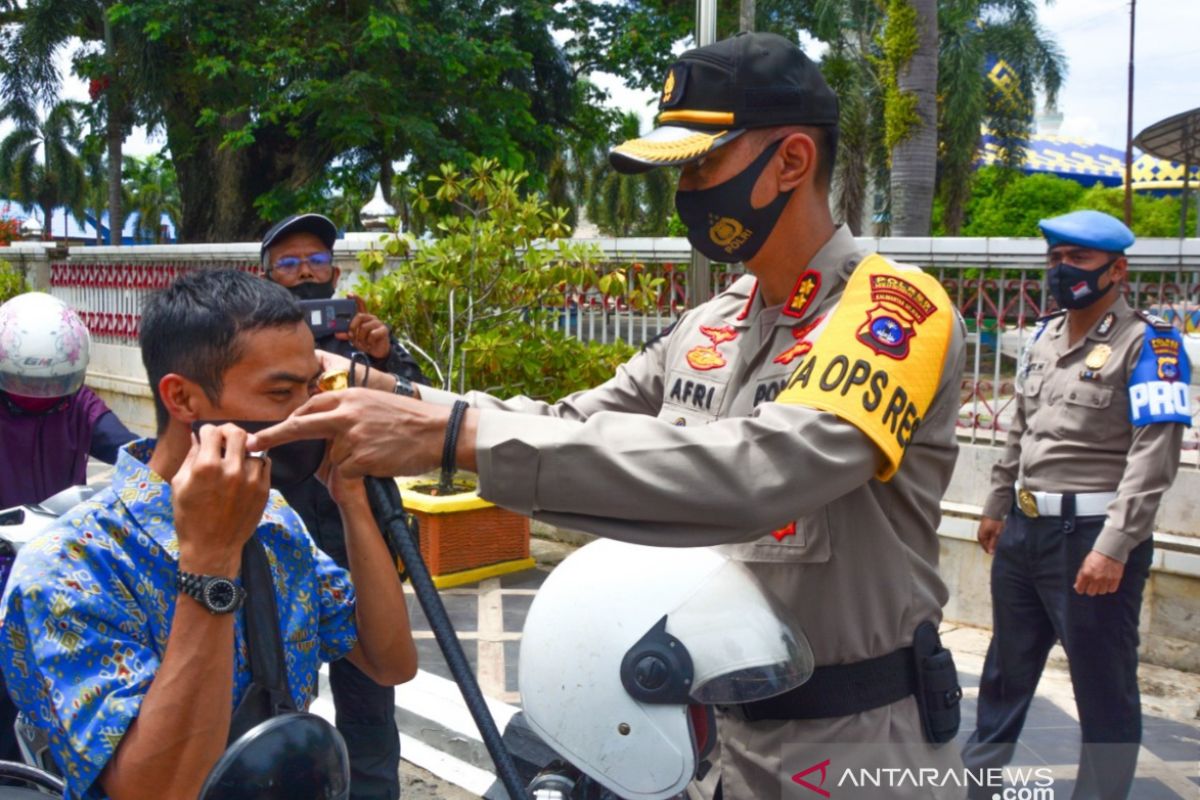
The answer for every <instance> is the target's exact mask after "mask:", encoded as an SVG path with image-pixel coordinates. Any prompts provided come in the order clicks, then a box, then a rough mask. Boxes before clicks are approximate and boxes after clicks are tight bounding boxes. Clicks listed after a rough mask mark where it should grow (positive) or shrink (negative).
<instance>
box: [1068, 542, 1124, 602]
mask: <svg viewBox="0 0 1200 800" xmlns="http://www.w3.org/2000/svg"><path fill="white" fill-rule="evenodd" d="M1124 574H1125V565H1124V564H1122V563H1121V562H1120V561H1117V560H1116V559H1115V558H1109V557H1108V556H1106V555H1104V553H1100V552H1097V551H1095V550H1093V551H1092V552H1090V553H1088V554H1087V558H1085V559H1083V566H1081V567H1080V568H1079V574H1078V575H1076V576H1075V591H1076V592H1078V593H1079V594H1086V595H1088V596H1094V595H1098V594H1111V593H1113V592H1115V591H1116V590H1117V587H1118V586H1120V585H1121V576H1122V575H1124Z"/></svg>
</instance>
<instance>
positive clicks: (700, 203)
mask: <svg viewBox="0 0 1200 800" xmlns="http://www.w3.org/2000/svg"><path fill="white" fill-rule="evenodd" d="M782 142H783V140H782V139H781V140H779V141H778V142H775V143H774V144H773V145H767V147H766V149H764V150H763V151H762V153H761V154H760V155H759V157H758V158H756V159H754V161H753V163H751V164H750V165H749V166H747V167H746V168H745V169H744V170H742V171H741V172H739V173H738V174H737V175H734V176H733V177H732V178H730V179H729V180H727V181H725V182H724V183H719V184H717V185H716V186H712V187H710V188H708V189H697V190H693V191H683V190H680V191H677V192H676V193H675V209H676V210H677V211H678V212H679V219H680V221H682V222H683V224H684V225H686V226H687V229H688V241H689V242H691V243H692V247H694V248H696V249H697V250H699V251H700V252H701V253H702V254H704V255H705V256H707V257H708V258H709V259H711V260H712V261H717V262H723V263H732V262H735V261H749V260H750V259H752V258H754V256H755V254H757V253H758V251H759V249H760V248H761V247H762V246H763V244H765V243H766V241H767V239H768V238H769V237H770V236H771V231H772V230H774V228H775V223H777V222H779V216H780V215H781V214H782V213H783V207H784V206H786V205H787V202H788V199H789V198H791V196H792V192H793V191H795V190H794V189H789V190H788V191H786V192H780V193H779V196H778V197H776V198H775V199H774V200H772V201H771V202H770V203H767V204H766V205H765V206H763V207H762V208H755V207H754V206H752V205H751V204H750V195H751V194H752V193H753V192H754V184H755V183H757V182H758V177H759V176H760V175H762V173H763V170H765V169H766V168H767V164H769V163H770V161H771V158H772V157H773V156H774V155H775V153H776V152H778V150H779V146H780V145H781V144H782Z"/></svg>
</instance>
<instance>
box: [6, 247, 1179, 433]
mask: <svg viewBox="0 0 1200 800" xmlns="http://www.w3.org/2000/svg"><path fill="white" fill-rule="evenodd" d="M377 241H378V238H377V237H376V236H374V235H357V236H354V237H351V238H350V239H348V240H344V241H341V242H339V243H338V246H337V248H336V251H335V255H336V258H337V262H338V264H339V266H341V268H342V271H343V277H342V288H349V287H350V286H352V285H353V283H354V281H355V280H356V276H357V274H358V261H357V258H356V254H357V253H358V252H359V251H361V250H364V249H367V248H370V247H373V246H375V245H376V243H377ZM591 241H592V242H593V243H594V244H595V245H596V246H597V247H598V248H599V249H600V250H601V252H602V253H603V254H604V256H603V257H604V259H605V261H607V262H608V263H610V264H612V265H622V266H624V267H625V268H627V269H630V270H634V271H639V272H644V273H649V274H650V275H651V276H654V277H661V278H662V279H663V283H662V288H661V291H660V292H659V294H658V298H657V302H656V304H655V305H654V307H653V308H651V309H648V310H647V309H643V310H638V309H635V308H634V307H633V306H632V305H631V304H630V303H629V302H627V300H626V298H625V297H624V296H622V295H621V294H607V295H605V294H603V293H601V292H599V291H598V290H596V289H586V290H585V289H579V288H568V289H567V290H566V291H564V293H563V297H562V306H561V313H560V314H559V316H558V320H557V323H556V325H557V327H559V329H560V330H561V331H562V332H563V334H564V335H567V336H573V337H577V338H579V339H582V340H588V341H600V342H611V341H618V340H621V341H626V342H629V343H631V344H634V345H637V344H641V343H642V342H644V341H646V340H647V339H649V338H651V337H653V336H654V335H656V334H657V333H658V332H659V331H661V330H662V329H663V328H665V327H666V326H668V325H670V324H671V322H672V321H673V320H674V319H675V318H676V317H678V315H679V313H680V312H681V311H682V310H684V309H685V308H686V307H687V303H688V296H689V293H688V286H687V280H688V264H689V260H690V248H689V247H688V244H687V242H686V240H684V239H675V238H668V239H596V240H591ZM859 244H860V246H861V247H862V248H863V250H865V251H875V252H879V253H882V254H883V255H886V256H889V257H891V258H894V259H896V260H898V261H904V262H906V263H910V264H916V265H919V266H921V267H923V268H925V269H926V270H927V271H929V272H931V273H932V274H934V275H936V276H937V277H938V279H939V280H940V281H941V283H942V284H943V286H945V287H946V290H947V292H948V293H949V295H950V297H951V299H952V300H953V301H954V303H955V305H956V306H957V307H958V309H959V311H960V312H961V313H962V315H963V318H964V320H965V321H966V324H967V328H968V331H969V334H968V343H967V344H968V353H967V356H968V362H967V371H966V374H964V376H963V380H962V411H961V413H960V418H959V424H960V429H961V433H962V434H963V436H964V437H965V438H967V439H969V440H970V441H974V442H981V443H997V442H999V441H1003V439H1004V435H1005V432H1006V430H1007V424H1008V419H1009V417H1010V415H1011V413H1012V396H1013V392H1012V389H1013V387H1012V375H1013V373H1014V370H1015V365H1016V357H1017V355H1018V353H1019V352H1020V348H1021V346H1022V345H1023V344H1024V342H1025V340H1026V339H1027V338H1028V336H1029V335H1030V332H1031V330H1032V326H1033V323H1034V322H1035V321H1036V319H1037V318H1038V317H1039V316H1041V315H1042V314H1043V313H1045V312H1046V311H1048V310H1050V308H1051V305H1052V301H1051V300H1050V299H1049V296H1048V293H1047V291H1046V288H1045V266H1044V257H1045V245H1044V244H1043V243H1042V241H1041V240H1039V239H965V238H957V239H951V238H941V239H934V238H926V239H901V238H883V239H872V238H864V239H860V240H859ZM17 254H18V253H17V251H15V250H14V251H13V255H14V256H15V255H17ZM39 259H44V260H45V261H46V262H47V263H48V269H47V268H46V266H47V265H46V264H43V265H42V271H43V272H44V273H45V274H46V275H47V276H48V284H49V291H51V292H52V293H54V294H56V295H58V296H59V297H62V298H63V299H64V300H65V301H66V302H68V303H70V304H71V305H72V306H73V307H75V308H76V309H77V310H78V311H79V312H80V313H81V315H82V316H83V318H84V320H85V322H86V323H87V324H88V326H89V327H90V329H91V330H92V333H93V335H94V336H95V338H96V340H97V341H99V342H102V343H108V344H123V345H130V346H136V344H137V336H138V326H139V322H140V308H141V301H142V298H143V297H144V296H145V295H146V294H147V293H149V292H151V291H153V290H154V289H157V288H159V287H161V286H165V285H167V284H168V283H169V282H170V281H171V280H173V279H174V277H175V276H176V275H178V274H180V273H181V272H183V271H186V270H192V269H204V268H217V267H233V268H237V269H244V270H247V271H250V272H257V271H258V268H259V267H258V245H257V244H256V243H241V244H224V245H165V246H142V247H75V248H71V249H70V250H69V251H67V252H66V253H65V255H64V254H62V253H59V254H58V256H57V257H56V256H55V255H54V254H53V253H50V254H49V255H46V254H41V251H37V252H34V251H30V252H29V253H25V252H24V251H22V255H21V260H22V263H24V264H25V265H26V267H27V268H28V267H29V266H30V265H32V266H33V267H35V268H37V265H38V261H39ZM1129 259H1130V265H1131V277H1130V282H1129V284H1128V287H1127V296H1128V299H1129V301H1130V303H1131V304H1132V305H1133V306H1134V307H1137V308H1142V309H1146V310H1149V311H1152V312H1154V313H1157V314H1159V315H1160V316H1163V317H1165V318H1167V319H1169V320H1170V321H1171V322H1173V323H1174V324H1175V325H1176V326H1177V327H1179V328H1180V329H1181V330H1183V331H1185V332H1186V333H1187V334H1189V335H1188V336H1187V337H1186V338H1187V342H1188V345H1189V351H1190V353H1191V355H1192V356H1193V358H1192V361H1193V363H1194V364H1197V363H1200V240H1197V239H1186V240H1174V239H1170V240H1165V239H1151V240H1143V241H1140V242H1138V243H1137V244H1136V245H1135V246H1134V247H1133V248H1132V249H1131V250H1130V252H1129ZM740 274H741V270H740V268H737V267H726V266H724V265H719V264H714V265H713V273H712V284H713V285H712V290H713V293H714V294H715V293H717V292H719V291H721V290H722V289H724V288H725V287H726V286H728V285H729V284H730V283H731V282H732V281H734V280H736V279H737V277H739V275H740ZM1198 372H1200V370H1196V371H1194V372H1193V381H1196V380H1197V378H1198V375H1197V373H1198ZM1195 393H1196V392H1195V390H1194V394H1195ZM1194 407H1195V408H1197V409H1200V398H1197V399H1196V402H1194ZM1195 431H1196V429H1195V428H1193V433H1192V434H1191V438H1189V440H1188V442H1187V446H1188V447H1189V449H1195V448H1196V447H1197V442H1198V439H1197V438H1196V433H1195Z"/></svg>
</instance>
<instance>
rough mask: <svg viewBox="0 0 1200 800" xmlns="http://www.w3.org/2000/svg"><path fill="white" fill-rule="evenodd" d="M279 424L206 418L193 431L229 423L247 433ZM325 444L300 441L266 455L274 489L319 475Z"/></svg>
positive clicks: (315, 440)
mask: <svg viewBox="0 0 1200 800" xmlns="http://www.w3.org/2000/svg"><path fill="white" fill-rule="evenodd" d="M280 422H283V420H281V419H276V420H237V419H203V420H196V421H195V422H193V423H192V432H193V433H197V434H198V433H199V432H200V426H201V425H225V424H230V425H237V426H238V427H239V428H241V429H242V430H244V431H246V433H258V432H259V431H262V430H266V429H267V428H270V427H271V426H272V425H278V424H279V423H280ZM325 444H326V442H325V440H324V439H301V440H299V441H296V442H288V443H287V444H281V445H278V446H277V447H272V448H271V449H270V451H268V453H267V455H268V456H270V458H271V488H272V489H289V488H291V487H292V486H295V485H296V484H298V483H300V482H301V481H304V480H307V479H308V478H311V477H312V476H313V475H315V474H317V470H318V469H320V467H321V462H322V461H324V460H325Z"/></svg>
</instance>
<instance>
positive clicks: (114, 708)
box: [0, 440, 357, 800]
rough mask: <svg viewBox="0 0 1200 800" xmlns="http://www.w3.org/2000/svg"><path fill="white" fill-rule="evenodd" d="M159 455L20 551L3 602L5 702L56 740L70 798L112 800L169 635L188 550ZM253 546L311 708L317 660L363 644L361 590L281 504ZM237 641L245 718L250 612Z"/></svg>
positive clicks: (240, 619)
mask: <svg viewBox="0 0 1200 800" xmlns="http://www.w3.org/2000/svg"><path fill="white" fill-rule="evenodd" d="M153 450H154V442H153V441H152V440H142V441H140V442H133V443H131V444H129V445H127V446H126V447H125V448H123V449H122V452H121V453H120V456H119V457H118V459H117V466H116V473H115V477H114V478H113V482H112V486H111V487H110V488H108V489H106V490H104V491H103V492H100V493H99V494H97V495H96V496H95V497H93V498H92V499H91V500H89V501H88V502H86V503H82V504H80V505H78V506H76V507H75V508H74V509H72V510H71V511H70V512H69V513H68V514H67V515H66V516H64V517H63V518H62V519H61V520H59V522H58V523H56V524H55V526H54V527H53V528H51V529H49V530H48V531H47V532H45V533H44V534H42V535H41V536H39V537H38V538H37V539H35V540H34V541H32V542H30V543H29V544H28V545H26V546H25V547H24V548H23V549H22V550H21V552H20V554H19V555H18V556H17V561H16V564H15V565H14V567H13V571H12V577H11V579H10V581H9V584H8V589H7V591H6V592H5V595H4V600H3V623H2V624H3V630H2V633H0V647H2V648H3V654H2V655H0V662H2V664H0V665H2V667H3V670H4V678H5V680H6V681H7V682H8V690H9V692H10V693H11V695H12V697H13V700H14V701H15V702H16V704H17V706H18V707H19V708H20V709H21V710H22V711H23V712H24V713H25V714H26V715H27V716H28V717H29V718H30V720H31V721H33V722H34V723H35V724H36V725H38V726H40V727H42V728H44V729H45V730H46V731H47V733H48V734H49V737H50V745H51V749H52V752H53V755H54V758H55V760H56V761H57V762H58V765H59V767H60V768H61V769H62V771H63V775H64V776H65V778H66V782H67V795H68V797H72V798H86V800H92V798H103V797H104V791H103V790H102V789H101V787H100V785H99V784H98V783H97V782H96V778H97V777H98V776H99V775H100V772H101V770H103V769H104V766H105V765H106V764H107V763H108V761H109V759H110V758H112V756H113V753H114V752H115V751H116V749H117V746H118V745H119V744H120V743H121V737H122V736H124V734H125V731H126V730H128V729H129V726H130V724H131V723H132V722H133V720H134V719H136V718H137V715H138V709H139V708H140V707H141V703H142V699H143V698H144V697H145V696H146V692H147V691H149V689H150V684H151V682H152V681H153V680H154V675H155V673H156V672H157V670H158V667H159V664H160V663H161V661H162V658H163V654H164V652H165V651H166V647H167V637H168V635H169V634H170V632H171V620H172V618H173V617H174V614H175V600H176V597H177V595H178V592H177V589H176V577H177V575H178V572H179V567H178V563H179V542H178V540H177V539H176V537H175V526H174V510H173V508H172V506H171V486H170V484H168V483H167V482H166V481H164V480H163V479H162V478H161V477H159V476H158V475H156V474H155V473H154V472H152V471H151V470H150V468H149V467H147V466H146V462H147V461H149V458H150V455H151V453H152V452H153ZM255 535H256V536H258V537H259V540H260V541H261V542H262V543H263V545H264V547H265V549H266V552H267V560H268V562H269V563H270V566H271V575H272V577H273V578H274V583H275V597H276V604H277V606H278V609H279V616H280V630H281V631H282V633H283V648H284V651H285V656H286V663H287V679H288V686H289V688H290V689H291V694H292V700H293V701H294V702H295V703H296V707H297V708H304V707H306V706H307V705H308V703H309V701H310V700H311V699H312V696H313V692H314V690H315V688H316V685H317V669H318V668H319V667H320V664H321V662H322V661H335V660H337V659H339V658H341V657H343V656H344V655H346V653H348V652H349V651H350V650H351V649H352V648H353V647H354V644H355V642H356V641H357V631H356V628H355V621H354V587H353V586H352V585H351V583H350V576H349V574H348V573H347V572H346V571H345V570H343V569H342V568H340V567H338V566H337V565H336V564H334V563H333V561H332V560H331V559H330V558H329V557H328V556H327V555H325V554H324V553H322V552H321V551H320V550H318V549H317V547H316V546H315V545H314V544H313V541H312V539H311V538H309V535H308V532H307V531H305V529H304V524H303V523H302V522H301V521H300V518H299V517H298V516H297V515H296V513H295V512H294V511H292V509H291V508H290V507H289V506H288V505H287V504H286V503H285V502H284V500H283V498H282V497H281V496H280V495H279V494H278V493H277V492H271V495H270V499H269V500H268V501H267V506H266V509H265V510H264V512H263V516H262V520H261V521H260V522H259V524H258V528H257V529H256V531H255ZM234 636H235V643H236V644H235V647H236V652H235V657H234V679H233V691H232V692H231V694H230V697H229V700H230V703H231V704H232V706H233V707H235V708H236V705H237V702H238V700H240V699H241V697H242V695H243V694H244V693H245V691H246V688H247V687H248V686H249V684H250V666H249V662H248V660H247V653H246V638H245V617H244V612H243V611H239V612H237V618H236V620H235V629H234Z"/></svg>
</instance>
